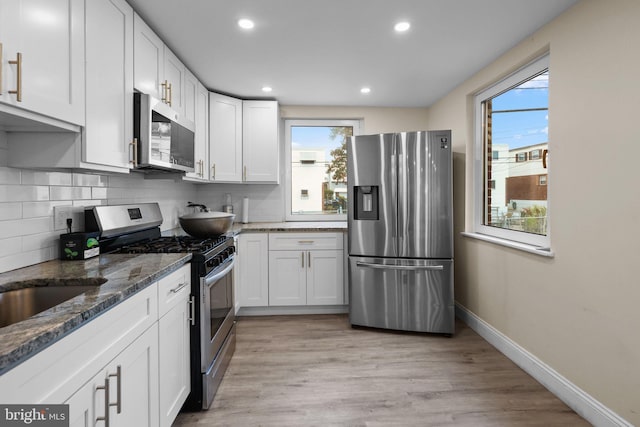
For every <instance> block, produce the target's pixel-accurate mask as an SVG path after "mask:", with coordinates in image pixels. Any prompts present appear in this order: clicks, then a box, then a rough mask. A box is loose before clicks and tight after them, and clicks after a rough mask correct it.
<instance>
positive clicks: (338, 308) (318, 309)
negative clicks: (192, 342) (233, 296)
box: [237, 305, 349, 316]
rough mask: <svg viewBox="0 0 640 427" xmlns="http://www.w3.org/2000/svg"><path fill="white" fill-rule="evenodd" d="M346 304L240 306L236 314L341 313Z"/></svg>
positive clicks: (344, 309)
mask: <svg viewBox="0 0 640 427" xmlns="http://www.w3.org/2000/svg"><path fill="white" fill-rule="evenodd" d="M348 312H349V306H348V305H294V306H277V307H240V310H238V312H237V315H238V316H287V315H293V314H343V313H348Z"/></svg>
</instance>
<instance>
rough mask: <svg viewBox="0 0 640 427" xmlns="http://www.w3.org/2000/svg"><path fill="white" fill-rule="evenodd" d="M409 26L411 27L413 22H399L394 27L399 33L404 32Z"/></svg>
mask: <svg viewBox="0 0 640 427" xmlns="http://www.w3.org/2000/svg"><path fill="white" fill-rule="evenodd" d="M409 28H411V24H409V23H408V22H406V21H403V22H398V23H397V24H396V25H395V26H394V27H393V29H394V30H396V31H397V32H399V33H403V32H405V31H407V30H408V29H409Z"/></svg>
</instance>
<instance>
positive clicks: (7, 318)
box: [0, 277, 107, 328]
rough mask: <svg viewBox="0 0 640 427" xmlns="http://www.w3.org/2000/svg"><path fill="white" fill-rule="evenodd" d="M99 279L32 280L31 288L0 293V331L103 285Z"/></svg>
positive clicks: (102, 281)
mask: <svg viewBox="0 0 640 427" xmlns="http://www.w3.org/2000/svg"><path fill="white" fill-rule="evenodd" d="M106 281H107V279H104V278H102V277H99V278H90V279H81V280H75V279H72V280H70V281H69V282H70V283H69V284H64V282H65V281H64V280H60V279H57V280H52V281H46V280H44V281H40V282H38V281H35V282H30V283H29V284H30V285H31V286H29V287H23V288H22V289H14V290H9V291H5V292H0V328H4V327H5V326H9V325H12V324H14V323H18V322H21V321H23V320H26V319H28V318H30V317H31V316H34V315H36V314H38V313H40V312H43V311H45V310H48V309H50V308H52V307H55V306H56V305H58V304H61V303H63V302H65V301H67V300H70V299H71V298H73V297H76V296H78V295H80V294H82V293H84V292H87V291H90V290H94V289H96V287H98V286H100V285H102V284H103V283H105V282H106Z"/></svg>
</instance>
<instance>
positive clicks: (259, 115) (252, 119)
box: [242, 101, 280, 184]
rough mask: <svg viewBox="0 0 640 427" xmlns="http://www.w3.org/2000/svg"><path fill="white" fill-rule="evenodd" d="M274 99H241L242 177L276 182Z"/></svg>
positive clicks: (250, 180)
mask: <svg viewBox="0 0 640 427" xmlns="http://www.w3.org/2000/svg"><path fill="white" fill-rule="evenodd" d="M278 115H279V114H278V103H277V102H276V101H243V103H242V143H243V152H242V153H243V162H244V166H243V171H242V173H243V178H244V181H246V182H264V183H273V184H277V183H278V179H279V175H280V174H279V167H278V165H279V159H280V155H279V151H278V146H279V144H278Z"/></svg>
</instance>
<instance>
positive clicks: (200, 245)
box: [119, 236, 228, 254]
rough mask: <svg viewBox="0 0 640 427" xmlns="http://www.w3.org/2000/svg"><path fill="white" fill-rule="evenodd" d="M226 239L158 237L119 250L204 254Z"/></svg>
mask: <svg viewBox="0 0 640 427" xmlns="http://www.w3.org/2000/svg"><path fill="white" fill-rule="evenodd" d="M227 239H228V237H226V236H220V237H216V238H206V239H201V238H197V237H191V236H173V237H159V238H157V239H151V240H146V241H142V242H136V243H132V244H129V245H125V246H123V247H122V248H120V250H119V252H121V253H130V254H144V253H180V252H191V253H205V252H207V251H210V250H211V249H213V248H215V247H216V246H219V245H221V244H223V243H224V242H225V241H226V240H227Z"/></svg>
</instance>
